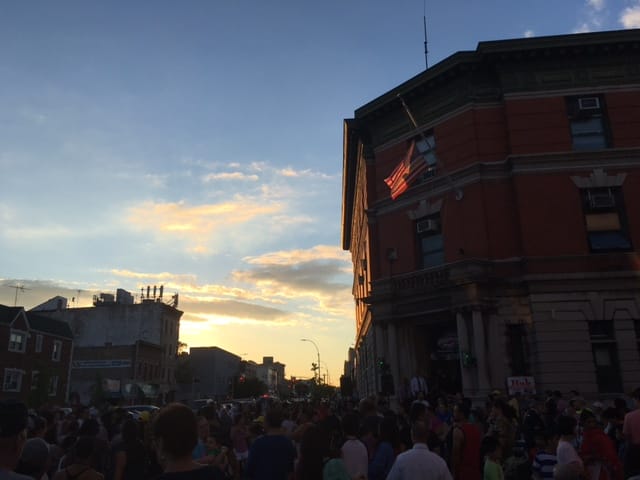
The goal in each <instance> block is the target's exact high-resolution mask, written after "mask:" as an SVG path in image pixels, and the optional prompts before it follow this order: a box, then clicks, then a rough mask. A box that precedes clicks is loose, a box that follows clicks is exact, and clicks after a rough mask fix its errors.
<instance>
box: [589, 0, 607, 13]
mask: <svg viewBox="0 0 640 480" xmlns="http://www.w3.org/2000/svg"><path fill="white" fill-rule="evenodd" d="M587 5H589V7H591V8H593V9H594V10H596V11H598V12H599V11H601V10H602V9H603V8H604V6H605V0H587Z"/></svg>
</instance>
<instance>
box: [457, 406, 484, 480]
mask: <svg viewBox="0 0 640 480" xmlns="http://www.w3.org/2000/svg"><path fill="white" fill-rule="evenodd" d="M469 414H470V409H469V404H468V403H467V402H460V403H458V404H457V405H456V406H455V407H454V409H453V417H454V424H453V429H452V431H451V432H452V433H451V437H452V446H451V472H452V474H453V478H454V479H455V480H480V470H481V469H480V443H481V440H482V438H481V433H480V429H479V428H478V426H477V425H474V424H473V423H470V422H469Z"/></svg>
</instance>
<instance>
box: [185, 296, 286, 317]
mask: <svg viewBox="0 0 640 480" xmlns="http://www.w3.org/2000/svg"><path fill="white" fill-rule="evenodd" d="M180 309H181V310H183V311H184V312H189V313H190V314H191V315H203V314H204V315H220V316H225V317H235V318H244V319H252V320H270V321H276V320H280V319H283V318H285V317H288V316H289V315H291V313H290V312H287V311H285V310H280V309H277V308H272V307H264V306H262V305H258V304H255V303H246V302H239V301H236V300H212V301H206V302H205V301H189V300H182V301H181V302H180Z"/></svg>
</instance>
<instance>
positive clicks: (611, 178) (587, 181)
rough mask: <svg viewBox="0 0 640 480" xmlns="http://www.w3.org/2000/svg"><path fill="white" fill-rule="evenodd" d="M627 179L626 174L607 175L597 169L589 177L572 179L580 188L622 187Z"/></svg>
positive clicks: (600, 169)
mask: <svg viewBox="0 0 640 480" xmlns="http://www.w3.org/2000/svg"><path fill="white" fill-rule="evenodd" d="M626 178H627V174H626V173H618V174H616V175H607V174H606V173H605V171H604V170H603V169H602V168H595V169H594V170H593V172H592V173H591V175H589V176H588V177H577V176H576V177H571V180H573V183H575V184H576V187H578V188H606V187H621V186H622V184H623V183H624V181H625V179H626Z"/></svg>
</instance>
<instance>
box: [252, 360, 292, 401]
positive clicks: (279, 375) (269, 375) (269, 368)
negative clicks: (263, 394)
mask: <svg viewBox="0 0 640 480" xmlns="http://www.w3.org/2000/svg"><path fill="white" fill-rule="evenodd" d="M284 370H285V365H284V364H283V363H280V362H274V361H273V357H262V363H261V364H257V365H256V377H257V378H258V379H259V380H260V381H262V382H263V383H264V384H265V385H266V386H267V388H268V389H269V392H271V393H276V392H277V391H278V386H279V385H281V384H282V385H284Z"/></svg>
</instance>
